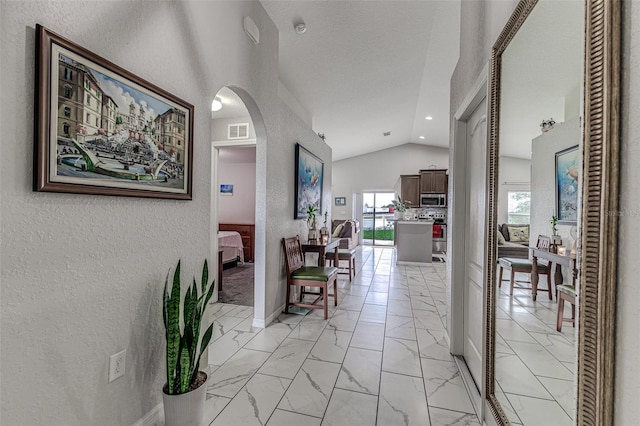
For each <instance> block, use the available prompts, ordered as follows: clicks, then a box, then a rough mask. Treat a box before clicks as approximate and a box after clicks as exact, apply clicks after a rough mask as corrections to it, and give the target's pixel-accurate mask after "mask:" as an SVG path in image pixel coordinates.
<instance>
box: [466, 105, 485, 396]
mask: <svg viewBox="0 0 640 426" xmlns="http://www.w3.org/2000/svg"><path fill="white" fill-rule="evenodd" d="M466 136H467V164H466V166H467V167H466V170H467V195H466V196H467V209H466V211H467V217H466V226H465V239H466V244H465V246H466V253H465V280H464V352H463V354H464V358H465V361H466V363H467V365H468V366H469V371H470V372H471V375H472V376H473V379H474V380H475V382H476V386H479V385H480V383H482V381H481V379H482V294H483V279H484V267H483V265H484V250H485V248H484V238H485V235H484V234H485V220H486V206H485V200H486V186H485V182H486V171H487V161H486V158H487V155H486V154H487V117H486V99H485V100H483V101H482V102H481V103H480V105H478V107H477V108H476V109H475V111H473V113H472V114H471V116H470V117H469V119H468V120H467V135H466Z"/></svg>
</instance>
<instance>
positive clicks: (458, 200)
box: [447, 64, 489, 422]
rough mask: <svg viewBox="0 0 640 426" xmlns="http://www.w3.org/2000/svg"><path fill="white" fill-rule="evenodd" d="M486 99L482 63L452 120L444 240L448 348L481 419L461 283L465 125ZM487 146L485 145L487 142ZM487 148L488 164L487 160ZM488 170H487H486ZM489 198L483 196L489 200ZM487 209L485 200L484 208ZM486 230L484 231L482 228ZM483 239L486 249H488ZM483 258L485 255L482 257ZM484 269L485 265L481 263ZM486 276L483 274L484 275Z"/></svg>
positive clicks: (480, 387)
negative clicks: (467, 354) (465, 354)
mask: <svg viewBox="0 0 640 426" xmlns="http://www.w3.org/2000/svg"><path fill="white" fill-rule="evenodd" d="M485 99H487V116H488V110H489V102H488V101H489V98H488V64H487V65H485V66H484V68H483V70H482V71H481V73H480V75H479V76H478V77H477V78H476V81H475V82H474V84H473V86H472V87H471V90H469V92H468V93H467V96H465V98H464V100H463V101H462V103H461V104H460V107H459V108H458V109H457V111H456V113H455V114H454V116H453V120H452V133H453V137H452V140H451V148H450V156H449V185H450V191H451V195H452V196H451V198H450V203H449V209H450V210H449V212H448V217H449V226H448V227H447V233H448V235H447V240H448V241H450V244H449V247H448V249H449V250H448V254H447V257H448V258H447V276H448V277H449V288H450V289H451V294H450V299H449V312H450V314H449V316H448V318H447V322H448V323H447V330H448V337H449V350H450V352H451V354H452V355H454V356H455V360H456V363H457V364H458V368H459V369H460V371H461V377H462V379H463V381H464V383H465V387H466V388H467V392H468V393H469V395H470V396H471V400H472V402H473V405H474V408H475V409H476V413H477V414H478V417H479V418H480V421H481V422H482V419H484V417H485V416H484V412H485V407H484V404H482V401H484V399H485V395H484V394H485V382H486V376H485V372H484V371H483V373H482V382H481V383H478V384H477V387H476V384H474V382H473V379H472V377H471V373H470V372H469V370H468V367H467V365H466V363H465V362H464V361H463V358H462V355H463V352H464V339H465V337H464V285H465V277H466V264H467V247H466V235H465V229H466V220H467V210H468V206H467V195H468V194H467V192H468V188H467V185H466V182H467V179H468V173H467V168H466V164H467V147H468V141H467V127H468V126H470V125H472V123H468V119H469V117H470V116H471V114H472V113H473V112H474V111H475V109H476V108H477V107H478V105H480V103H481V102H482V101H483V100H485ZM488 136H489V125H487V137H486V141H487V144H488V141H489V137H488ZM487 146H488V145H487ZM488 156H489V151H488V149H487V159H486V161H487V163H488V160H489V157H488ZM488 172H489V170H488V169H487V173H488ZM488 199H489V197H486V200H488ZM487 209H488V205H487V202H486V201H485V210H487ZM485 233H486V230H485ZM487 248H488V247H487V246H486V241H485V251H486V250H487ZM485 258H486V256H485ZM454 265H465V267H464V268H456V267H454ZM483 268H484V269H486V268H487V265H483ZM484 275H485V276H486V274H484ZM486 291H487V283H486V282H483V297H484V298H485V299H486ZM482 309H483V312H482V329H483V330H485V329H486V326H487V324H486V317H487V315H486V310H487V307H486V306H483V308H482ZM485 335H486V333H483V335H482V348H481V350H482V354H481V356H482V360H484V359H486V356H487V354H486V350H487V348H486V344H485ZM478 390H479V394H478Z"/></svg>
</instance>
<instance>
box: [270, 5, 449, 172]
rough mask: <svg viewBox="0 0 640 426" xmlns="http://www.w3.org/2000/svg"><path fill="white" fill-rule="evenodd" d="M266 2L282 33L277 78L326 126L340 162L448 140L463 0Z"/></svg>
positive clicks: (318, 127)
mask: <svg viewBox="0 0 640 426" xmlns="http://www.w3.org/2000/svg"><path fill="white" fill-rule="evenodd" d="M262 4H263V6H264V8H265V10H266V11H267V13H268V14H269V16H270V17H271V19H272V20H273V21H274V23H275V24H276V26H277V27H278V30H279V32H280V40H279V42H280V43H279V45H280V52H279V73H280V81H281V83H282V84H283V85H284V86H285V87H286V88H287V89H288V90H289V91H290V92H291V93H292V94H293V96H294V97H295V98H296V99H297V100H298V101H299V102H300V103H301V104H302V105H303V106H304V107H305V108H306V109H307V111H308V112H309V113H310V114H311V117H312V128H313V130H314V131H315V132H318V133H324V134H325V136H326V142H327V143H328V144H329V145H330V146H331V148H332V150H333V159H334V160H340V159H343V158H347V157H351V156H355V155H360V154H364V153H367V152H372V151H377V150H381V149H385V148H389V147H392V146H396V145H402V144H405V143H409V142H413V143H422V144H428V145H435V146H448V145H449V119H448V116H449V81H450V78H451V74H452V73H453V69H454V67H455V64H456V62H457V60H458V56H459V21H460V3H459V1H314V0H311V1H270V0H263V1H262ZM299 22H305V23H306V26H307V31H306V33H304V34H302V35H299V34H297V33H296V32H295V30H294V25H295V24H297V23H299ZM427 115H429V116H432V117H433V118H434V119H433V120H430V121H429V120H425V117H426V116H427ZM385 132H391V135H390V136H383V133H385ZM419 136H424V139H420V138H419Z"/></svg>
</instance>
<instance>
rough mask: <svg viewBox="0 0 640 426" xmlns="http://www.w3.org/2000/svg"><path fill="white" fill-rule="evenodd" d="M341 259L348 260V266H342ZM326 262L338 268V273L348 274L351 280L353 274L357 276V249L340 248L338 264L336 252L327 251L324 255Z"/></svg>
mask: <svg viewBox="0 0 640 426" xmlns="http://www.w3.org/2000/svg"><path fill="white" fill-rule="evenodd" d="M341 261H344V262H347V263H348V267H346V268H340V262H341ZM324 264H325V266H326V265H327V264H329V265H333V266H335V267H336V268H338V274H345V275H347V274H348V275H349V281H351V276H352V275H353V277H354V278H355V276H356V249H354V248H352V249H339V250H338V262H337V264H336V256H335V253H327V254H325V256H324Z"/></svg>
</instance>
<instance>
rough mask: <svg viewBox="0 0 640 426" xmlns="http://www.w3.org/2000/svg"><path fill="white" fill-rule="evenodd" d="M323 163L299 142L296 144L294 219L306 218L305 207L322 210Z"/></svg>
mask: <svg viewBox="0 0 640 426" xmlns="http://www.w3.org/2000/svg"><path fill="white" fill-rule="evenodd" d="M323 172H324V163H323V162H322V160H320V159H319V158H318V157H316V156H315V155H313V154H312V153H311V152H309V151H308V150H307V149H305V148H304V147H303V146H302V145H300V144H299V143H297V144H296V189H295V191H296V211H295V215H294V218H295V219H306V218H307V216H308V215H307V208H308V207H309V206H311V205H312V206H315V207H316V208H317V209H318V215H320V213H321V212H322V180H323V177H324V175H323Z"/></svg>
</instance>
